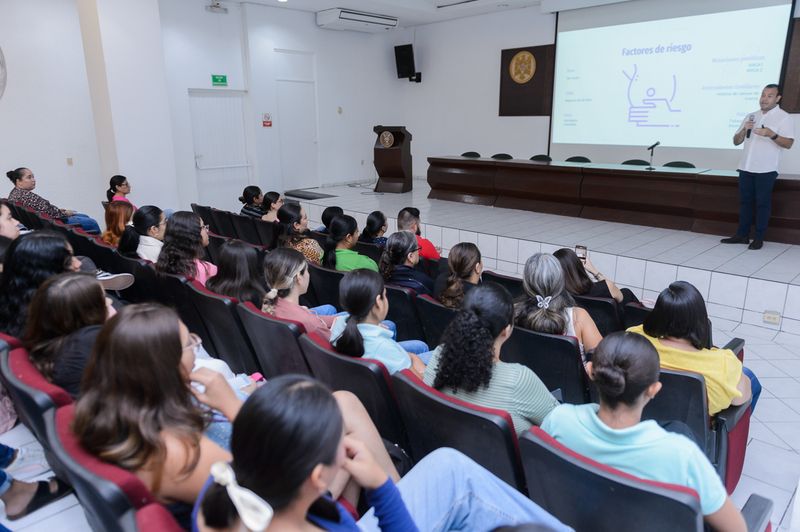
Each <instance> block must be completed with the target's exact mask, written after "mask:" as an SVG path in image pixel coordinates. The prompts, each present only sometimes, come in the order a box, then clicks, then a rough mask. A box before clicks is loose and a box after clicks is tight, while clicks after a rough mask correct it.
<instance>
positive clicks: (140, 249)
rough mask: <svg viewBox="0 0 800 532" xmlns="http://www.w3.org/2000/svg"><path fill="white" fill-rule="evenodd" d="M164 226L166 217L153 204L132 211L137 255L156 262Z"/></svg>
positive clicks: (165, 225) (162, 240)
mask: <svg viewBox="0 0 800 532" xmlns="http://www.w3.org/2000/svg"><path fill="white" fill-rule="evenodd" d="M166 227H167V217H166V216H165V215H164V211H162V210H161V209H159V208H158V207H156V206H155V205H145V206H143V207H141V208H140V209H137V210H136V212H135V213H133V229H134V231H135V232H136V234H137V235H138V236H139V239H138V242H137V244H136V253H137V254H138V255H139V257H141V258H143V259H146V260H149V261H150V262H152V263H156V262H158V255H159V254H160V253H161V248H162V247H163V246H164V231H165V229H166Z"/></svg>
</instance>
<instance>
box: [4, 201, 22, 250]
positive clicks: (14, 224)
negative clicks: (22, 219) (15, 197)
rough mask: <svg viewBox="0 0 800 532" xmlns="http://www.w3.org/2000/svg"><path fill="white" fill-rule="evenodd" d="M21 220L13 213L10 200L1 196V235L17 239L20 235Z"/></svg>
mask: <svg viewBox="0 0 800 532" xmlns="http://www.w3.org/2000/svg"><path fill="white" fill-rule="evenodd" d="M19 225H20V224H19V221H18V220H16V219H15V218H14V216H13V214H11V208H10V207H9V206H8V200H7V199H2V198H0V236H4V237H6V238H7V239H9V240H16V238H17V237H18V236H19Z"/></svg>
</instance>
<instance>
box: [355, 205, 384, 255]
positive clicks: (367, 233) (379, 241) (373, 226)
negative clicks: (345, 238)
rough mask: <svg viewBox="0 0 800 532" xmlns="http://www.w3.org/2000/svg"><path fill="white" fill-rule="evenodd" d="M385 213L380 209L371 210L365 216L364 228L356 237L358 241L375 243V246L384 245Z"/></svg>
mask: <svg viewBox="0 0 800 532" xmlns="http://www.w3.org/2000/svg"><path fill="white" fill-rule="evenodd" d="M388 227H389V226H388V224H387V223H386V215H385V214H383V213H382V212H381V211H372V212H371V213H369V216H367V223H366V224H364V230H363V231H362V232H361V235H360V236H359V237H358V240H359V242H366V243H367V244H375V245H376V246H380V247H383V246H385V245H386V237H385V236H383V235H384V234H386V229H388Z"/></svg>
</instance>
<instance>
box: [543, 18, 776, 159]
mask: <svg viewBox="0 0 800 532" xmlns="http://www.w3.org/2000/svg"><path fill="white" fill-rule="evenodd" d="M790 10H791V5H790V4H785V5H773V6H767V7H759V8H754V9H744V10H739V11H724V12H721V13H713V14H704V15H694V16H688V17H679V18H671V19H661V20H652V21H645V22H636V23H631V24H624V25H618V26H602V27H595V28H586V29H576V30H571V31H561V32H559V34H558V41H557V45H556V68H555V85H554V90H553V116H552V142H553V143H565V144H601V145H625V146H648V145H650V144H652V143H653V142H655V141H661V144H662V146H673V147H696V148H722V149H730V148H733V146H732V143H731V138H732V137H733V134H734V133H735V132H736V128H738V127H739V124H740V123H741V121H742V119H743V118H744V117H745V116H746V115H747V114H748V113H752V112H754V111H756V110H757V109H758V99H759V95H760V94H761V89H762V88H763V87H764V85H766V84H768V83H776V82H777V81H778V77H779V75H780V68H781V62H782V60H783V50H784V47H785V41H786V30H787V28H788V24H789V20H790V18H789V17H790ZM754 20H758V21H759V23H758V31H753V21H754Z"/></svg>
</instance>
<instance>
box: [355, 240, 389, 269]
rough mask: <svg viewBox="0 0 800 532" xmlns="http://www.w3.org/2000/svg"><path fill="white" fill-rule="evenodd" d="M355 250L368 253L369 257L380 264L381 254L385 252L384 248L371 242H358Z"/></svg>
mask: <svg viewBox="0 0 800 532" xmlns="http://www.w3.org/2000/svg"><path fill="white" fill-rule="evenodd" d="M353 251H357V252H359V253H361V254H362V255H366V256H367V257H369V258H371V259H372V260H374V261H375V264H380V262H381V255H382V254H383V248H382V247H380V246H378V245H377V244H370V243H369V242H360V241H359V242H356V245H355V247H354V248H353Z"/></svg>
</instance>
